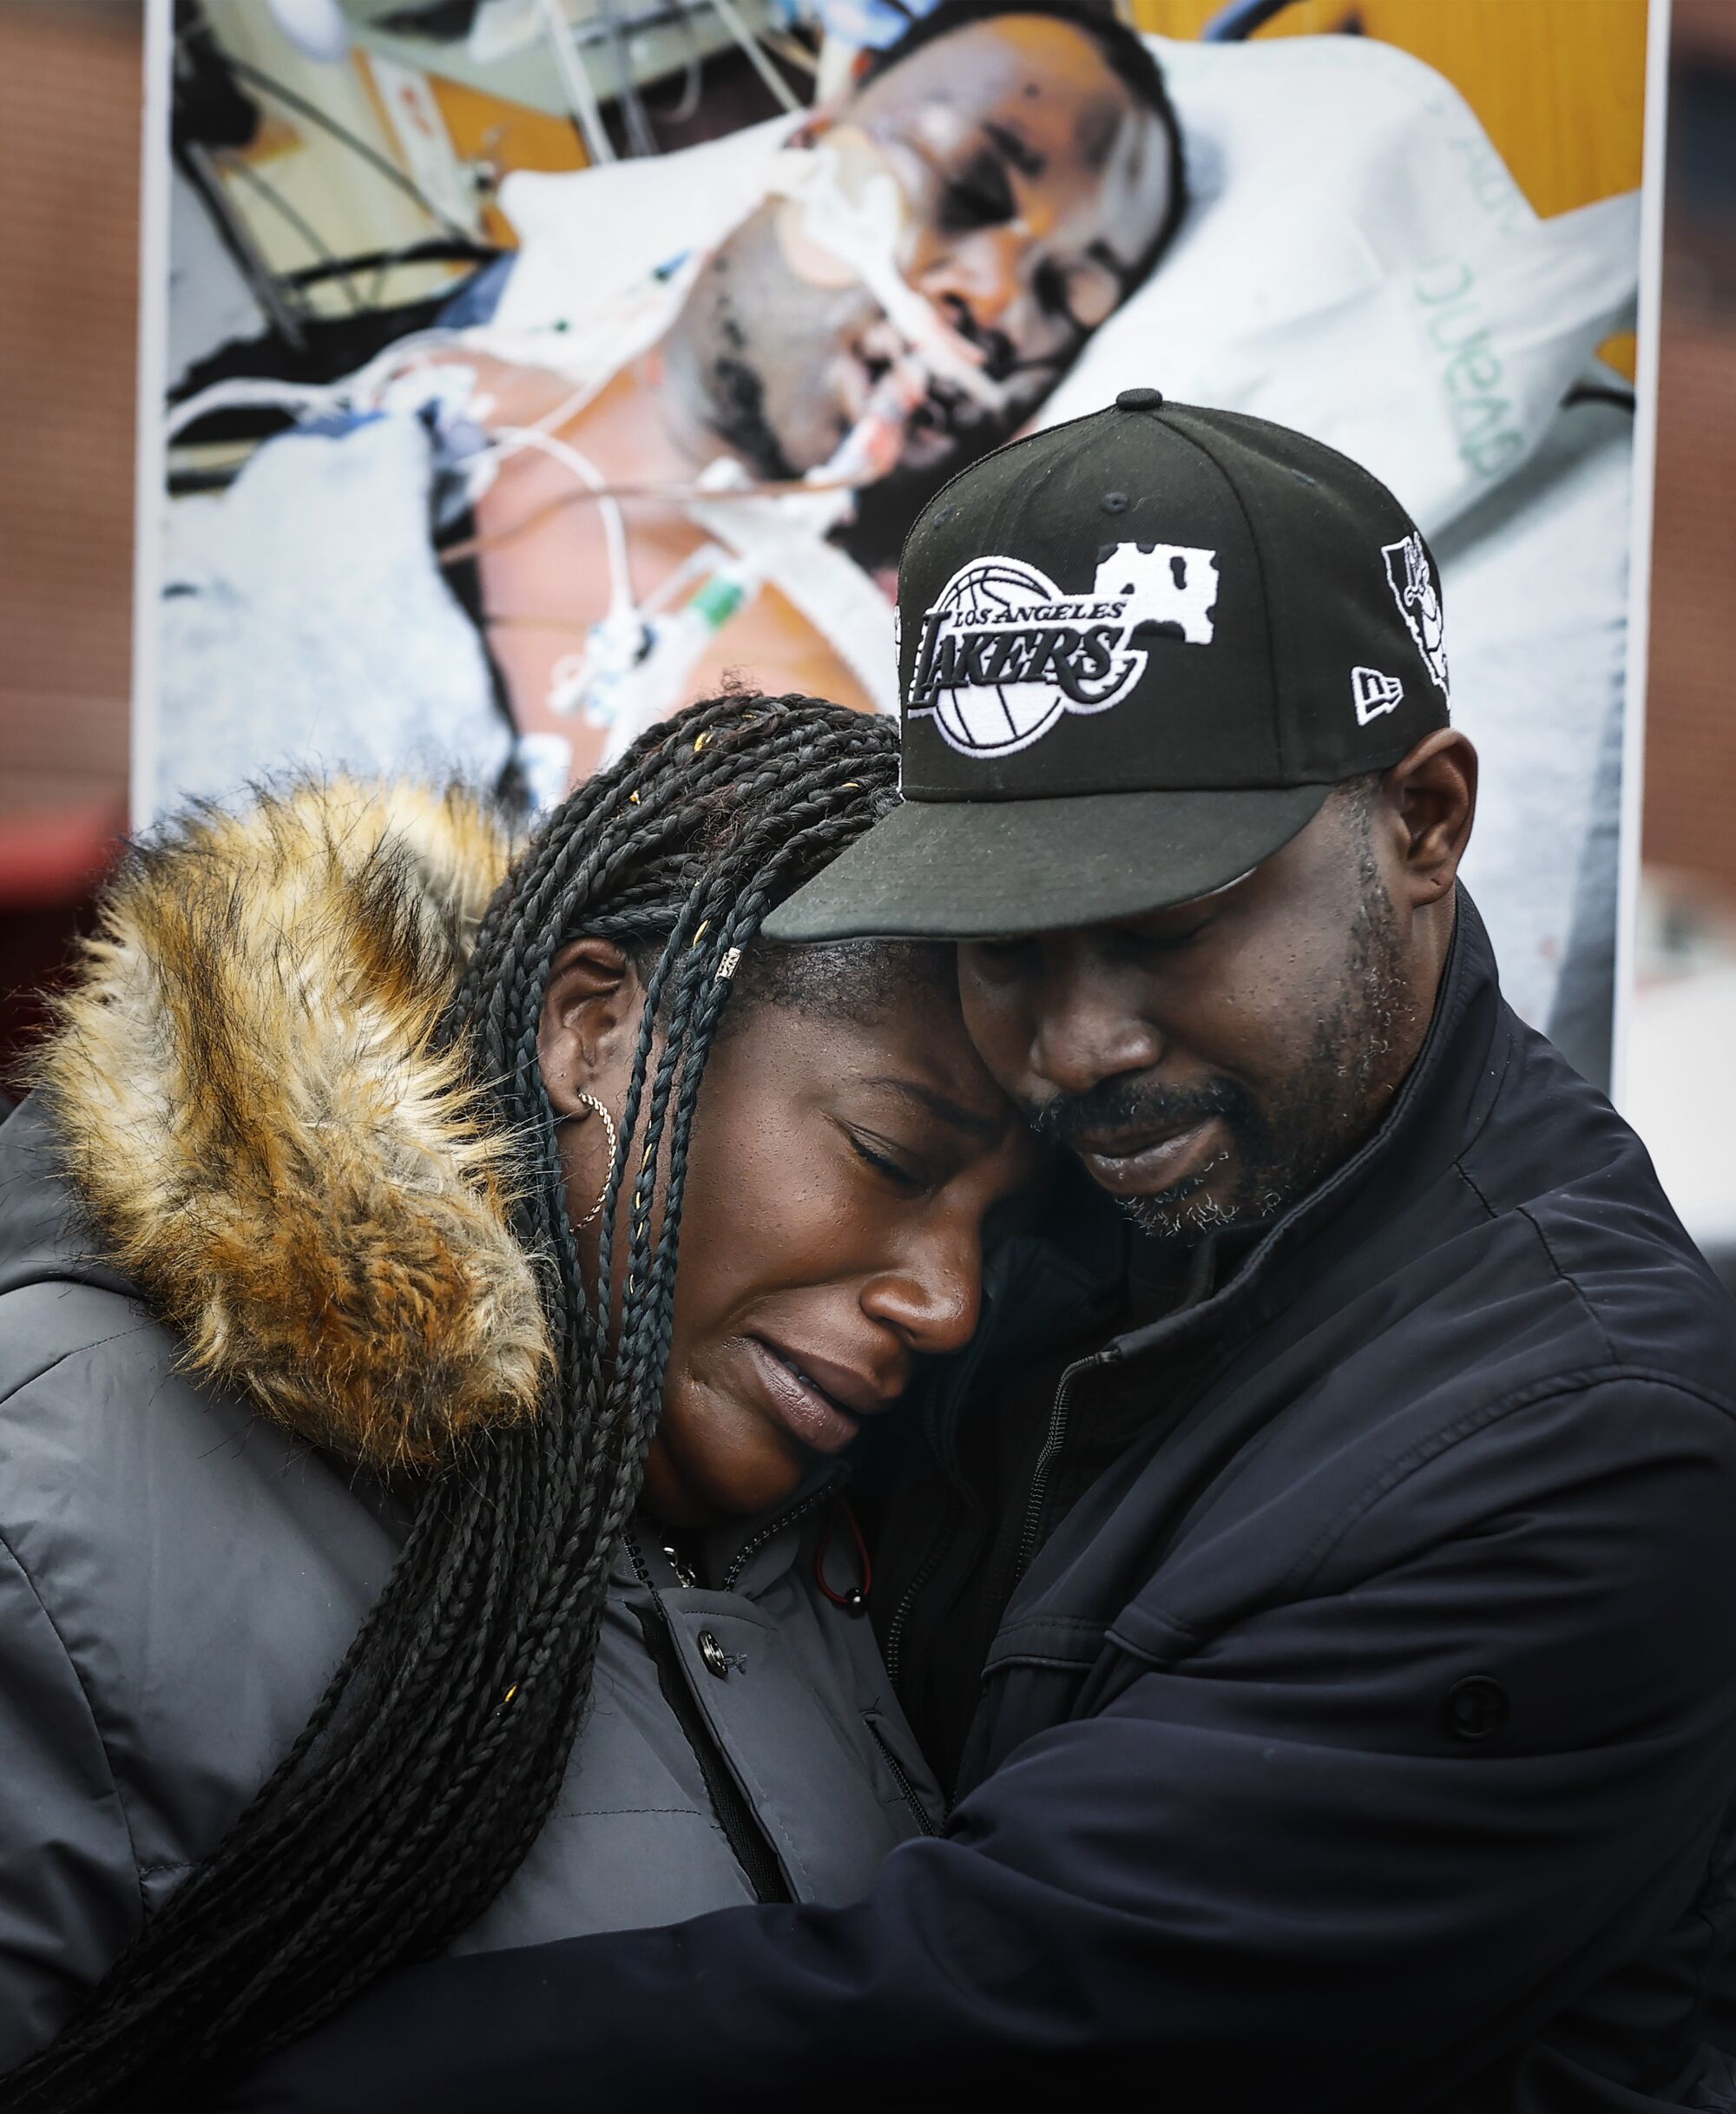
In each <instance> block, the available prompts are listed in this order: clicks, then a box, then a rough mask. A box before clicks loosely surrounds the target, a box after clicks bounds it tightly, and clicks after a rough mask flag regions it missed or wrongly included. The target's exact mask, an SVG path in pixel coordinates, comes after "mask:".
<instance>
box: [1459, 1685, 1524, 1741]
mask: <svg viewBox="0 0 1736 2114" xmlns="http://www.w3.org/2000/svg"><path fill="white" fill-rule="evenodd" d="M1512 1714H1513V1712H1512V1706H1511V1704H1510V1703H1509V1702H1508V1700H1507V1691H1506V1689H1503V1687H1502V1685H1501V1683H1499V1682H1498V1681H1496V1680H1494V1679H1492V1678H1491V1677H1490V1676H1489V1675H1488V1674H1467V1675H1466V1676H1465V1677H1464V1679H1463V1681H1456V1682H1454V1683H1453V1685H1452V1686H1451V1688H1450V1689H1448V1690H1447V1701H1446V1707H1445V1709H1444V1710H1443V1713H1442V1715H1443V1717H1444V1718H1445V1720H1446V1726H1447V1730H1448V1731H1449V1732H1450V1733H1451V1735H1453V1737H1454V1738H1455V1739H1456V1740H1487V1739H1490V1738H1492V1737H1493V1736H1494V1735H1495V1734H1496V1733H1497V1732H1500V1731H1501V1730H1502V1729H1503V1728H1504V1727H1505V1725H1506V1723H1507V1721H1508V1719H1509V1717H1510V1716H1512Z"/></svg>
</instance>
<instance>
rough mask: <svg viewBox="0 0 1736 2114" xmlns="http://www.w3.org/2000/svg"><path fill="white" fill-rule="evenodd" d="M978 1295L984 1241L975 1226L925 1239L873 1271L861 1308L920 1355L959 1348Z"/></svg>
mask: <svg viewBox="0 0 1736 2114" xmlns="http://www.w3.org/2000/svg"><path fill="white" fill-rule="evenodd" d="M982 1301H983V1251H982V1242H981V1241H980V1239H979V1238H978V1236H977V1234H976V1231H975V1229H974V1228H973V1229H972V1230H971V1231H970V1234H969V1235H966V1234H964V1233H963V1231H962V1230H961V1231H960V1232H957V1233H951V1232H948V1233H944V1234H941V1235H937V1236H936V1237H933V1238H930V1239H929V1240H926V1241H924V1242H923V1243H922V1245H921V1249H920V1252H917V1251H915V1250H912V1252H910V1253H908V1254H906V1255H903V1256H901V1257H900V1258H899V1260H898V1262H897V1263H896V1264H894V1265H892V1266H891V1267H890V1268H886V1269H884V1270H880V1271H877V1272H876V1273H875V1274H874V1275H873V1276H872V1277H871V1278H870V1279H869V1280H868V1282H867V1284H866V1285H865V1287H864V1289H863V1294H862V1308H863V1312H864V1313H865V1314H867V1315H869V1317H870V1318H871V1320H876V1321H878V1322H879V1323H880V1324H881V1326H882V1327H886V1328H891V1329H894V1330H896V1331H897V1333H898V1334H899V1335H900V1336H901V1337H902V1338H903V1339H904V1342H905V1343H906V1344H907V1345H908V1346H909V1347H910V1348H911V1351H913V1352H915V1353H917V1354H918V1355H919V1356H921V1357H924V1358H935V1357H939V1356H941V1355H943V1354H944V1353H946V1352H949V1351H961V1350H963V1347H964V1346H965V1345H966V1344H967V1343H969V1342H970V1339H971V1337H972V1336H973V1335H974V1334H976V1318H977V1314H978V1313H979V1311H980V1310H981V1307H982Z"/></svg>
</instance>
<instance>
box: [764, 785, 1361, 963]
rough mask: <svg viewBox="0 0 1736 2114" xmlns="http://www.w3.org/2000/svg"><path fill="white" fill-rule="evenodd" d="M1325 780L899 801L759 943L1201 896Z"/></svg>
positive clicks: (1048, 922) (968, 934) (918, 930)
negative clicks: (1038, 797) (1036, 797)
mask: <svg viewBox="0 0 1736 2114" xmlns="http://www.w3.org/2000/svg"><path fill="white" fill-rule="evenodd" d="M1331 791H1332V787H1330V786H1269V787H1268V786H1260V787H1246V788H1243V789H1241V790H1238V791H1226V792H1163V793H1093V794H1078V795H1074V796H1068V797H1064V798H1061V799H1055V800H906V801H904V802H903V803H902V804H901V805H900V806H898V807H895V808H894V809H893V810H892V812H891V813H890V814H889V815H887V816H885V817H884V819H883V820H881V821H879V822H877V823H876V824H875V825H874V827H873V828H872V829H871V830H870V831H869V832H868V833H867V834H866V835H865V836H864V837H860V838H858V840H857V841H856V842H855V843H854V844H853V845H852V846H851V847H850V849H849V850H848V851H847V852H845V853H841V854H840V855H839V856H838V858H837V859H834V860H833V861H832V864H831V866H827V867H826V868H825V871H824V872H823V873H818V874H816V875H815V876H814V878H813V879H812V880H811V881H809V882H808V883H807V885H806V886H805V887H803V888H799V889H798V890H797V892H796V893H795V894H794V895H792V897H791V898H790V899H789V900H788V901H787V902H786V903H784V904H781V905H780V906H779V908H778V909H777V910H775V911H774V912H773V913H772V915H771V916H770V917H769V918H768V919H766V925H765V931H766V936H767V938H772V939H785V940H812V939H992V938H1003V937H1008V936H1011V935H1015V934H1018V933H1023V932H1054V931H1057V930H1059V929H1060V928H1062V926H1067V925H1097V924H1101V923H1102V922H1103V921H1104V920H1105V919H1115V918H1132V917H1137V916H1138V915H1140V913H1141V912H1145V911H1153V910H1163V909H1167V907H1168V906H1170V905H1171V904H1173V903H1186V902H1189V901H1191V900H1192V899H1193V898H1194V897H1196V896H1203V895H1210V894H1211V893H1212V892H1213V890H1214V889H1217V888H1222V887H1224V886H1226V885H1227V884H1228V883H1229V882H1231V881H1233V880H1237V879H1240V877H1241V876H1242V875H1243V874H1244V873H1247V872H1248V871H1249V870H1250V869H1251V868H1253V867H1254V866H1259V863H1260V861H1261V860H1262V859H1269V858H1270V857H1271V855H1272V853H1274V852H1275V851H1277V850H1278V849H1279V846H1282V845H1285V844H1287V843H1288V842H1289V841H1290V840H1291V838H1292V837H1293V836H1294V835H1295V834H1296V833H1297V832H1298V831H1299V830H1300V829H1301V828H1303V827H1305V825H1306V824H1307V823H1308V822H1310V821H1312V819H1313V818H1314V816H1315V815H1317V814H1318V813H1319V811H1320V809H1321V807H1323V806H1324V805H1325V800H1326V795H1327V794H1329V793H1330V792H1331Z"/></svg>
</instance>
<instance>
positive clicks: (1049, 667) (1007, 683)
mask: <svg viewBox="0 0 1736 2114" xmlns="http://www.w3.org/2000/svg"><path fill="white" fill-rule="evenodd" d="M1217 556H1218V554H1217V552H1216V551H1215V550H1193V549H1192V548H1191V547H1190V546H1189V545H1187V544H1185V543H1117V544H1116V546H1115V549H1114V550H1112V551H1110V552H1109V553H1108V556H1106V557H1104V558H1103V559H1102V560H1101V562H1100V563H1099V564H1098V567H1097V571H1096V576H1095V578H1094V580H1093V581H1092V583H1091V588H1090V591H1089V593H1088V594H1086V595H1080V596H1066V595H1063V594H1062V590H1061V589H1059V588H1058V587H1057V586H1056V585H1055V583H1054V581H1052V580H1051V579H1049V577H1048V576H1047V575H1046V574H1043V573H1042V572H1039V571H1038V570H1037V569H1036V566H1035V565H1028V564H1026V563H1025V562H1024V561H1023V559H1022V558H1000V557H986V558H973V559H972V560H971V561H970V563H969V564H968V565H963V566H961V567H960V568H959V570H957V572H956V573H954V574H953V576H952V577H951V579H950V580H949V581H948V582H947V583H946V585H945V586H944V588H943V589H941V591H940V594H939V596H938V597H937V600H936V601H935V603H933V605H932V606H931V607H930V609H929V611H928V614H927V615H926V616H924V619H923V628H922V636H921V637H920V638H919V639H918V641H917V663H916V671H915V674H914V675H913V676H912V677H911V691H910V697H909V700H908V701H907V703H906V705H905V712H906V715H908V717H910V718H911V719H924V718H930V717H931V718H932V719H933V721H934V723H935V725H936V727H937V728H939V730H940V733H941V736H942V738H943V739H944V741H946V742H947V743H948V744H949V745H950V747H953V748H956V749H957V750H958V751H959V753H960V754H963V755H966V756H1006V755H1009V754H1012V752H1013V751H1014V750H1015V749H1021V748H1029V747H1030V745H1031V743H1032V742H1033V741H1041V740H1042V736H1043V735H1044V734H1047V733H1048V732H1049V728H1051V727H1055V726H1057V725H1058V724H1059V723H1060V721H1061V719H1062V715H1063V714H1065V713H1069V712H1107V711H1108V709H1109V708H1110V707H1111V706H1112V705H1118V704H1120V702H1121V700H1122V699H1123V698H1124V697H1125V696H1126V695H1128V692H1129V691H1130V690H1131V689H1132V688H1133V687H1134V684H1135V683H1136V682H1138V681H1139V679H1140V677H1141V675H1143V674H1144V673H1145V665H1146V659H1147V655H1146V650H1145V649H1144V648H1143V647H1135V646H1134V644H1133V637H1134V633H1135V632H1136V631H1137V630H1138V629H1140V627H1141V625H1142V624H1164V625H1168V626H1171V627H1173V628H1174V629H1176V630H1179V631H1180V635H1181V636H1182V637H1183V638H1184V639H1186V640H1187V641H1189V642H1191V643H1192V644H1193V645H1195V646H1209V645H1210V644H1211V642H1212V635H1213V617H1212V611H1213V608H1214V607H1215V606H1216V603H1217V599H1218V565H1217Z"/></svg>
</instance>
